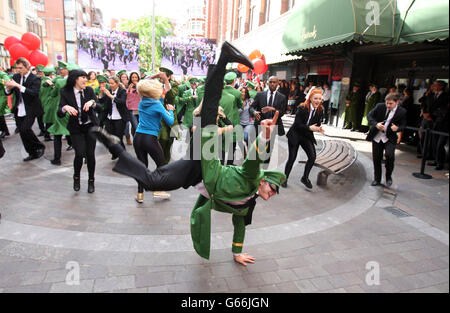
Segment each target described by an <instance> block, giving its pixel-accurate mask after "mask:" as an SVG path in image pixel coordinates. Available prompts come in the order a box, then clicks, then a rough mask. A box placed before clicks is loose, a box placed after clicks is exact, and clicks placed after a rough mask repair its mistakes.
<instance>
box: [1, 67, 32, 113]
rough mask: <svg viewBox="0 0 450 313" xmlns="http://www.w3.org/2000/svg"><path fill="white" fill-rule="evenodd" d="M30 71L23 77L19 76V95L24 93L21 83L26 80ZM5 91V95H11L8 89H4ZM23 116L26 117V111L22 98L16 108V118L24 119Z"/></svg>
mask: <svg viewBox="0 0 450 313" xmlns="http://www.w3.org/2000/svg"><path fill="white" fill-rule="evenodd" d="M30 73H31V71H29V72H28V73H27V74H26V75H25V76H22V75H20V85H21V87H20V89H19V90H20V92H21V93H25V90H26V88H25V87H24V86H22V85H23V83H24V82H25V81H26V80H27V78H28V76H30ZM5 91H6V93H7V94H8V95H9V94H11V92H10V91H8V89H7V88H6V87H5ZM25 115H27V111H26V110H25V102H23V97H20V98H19V106H18V111H17V116H18V117H24V116H25Z"/></svg>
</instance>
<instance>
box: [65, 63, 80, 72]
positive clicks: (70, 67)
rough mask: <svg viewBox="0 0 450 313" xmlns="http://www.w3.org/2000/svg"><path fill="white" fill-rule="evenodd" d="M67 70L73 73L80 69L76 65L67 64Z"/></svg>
mask: <svg viewBox="0 0 450 313" xmlns="http://www.w3.org/2000/svg"><path fill="white" fill-rule="evenodd" d="M67 69H68V70H69V72H70V71H73V70H81V69H82V68H81V67H80V66H79V65H78V64H74V63H67Z"/></svg>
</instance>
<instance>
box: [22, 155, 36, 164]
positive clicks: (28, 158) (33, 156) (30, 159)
mask: <svg viewBox="0 0 450 313" xmlns="http://www.w3.org/2000/svg"><path fill="white" fill-rule="evenodd" d="M36 159H39V158H38V157H37V156H36V155H31V154H30V155H29V156H28V157H26V158H25V159H23V161H24V162H29V161H32V160H36Z"/></svg>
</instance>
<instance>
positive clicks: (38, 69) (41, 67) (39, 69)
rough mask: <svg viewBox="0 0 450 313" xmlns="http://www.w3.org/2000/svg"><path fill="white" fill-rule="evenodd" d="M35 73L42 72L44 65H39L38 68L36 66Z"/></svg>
mask: <svg viewBox="0 0 450 313" xmlns="http://www.w3.org/2000/svg"><path fill="white" fill-rule="evenodd" d="M36 71H38V72H43V71H44V65H41V64H39V65H38V66H36Z"/></svg>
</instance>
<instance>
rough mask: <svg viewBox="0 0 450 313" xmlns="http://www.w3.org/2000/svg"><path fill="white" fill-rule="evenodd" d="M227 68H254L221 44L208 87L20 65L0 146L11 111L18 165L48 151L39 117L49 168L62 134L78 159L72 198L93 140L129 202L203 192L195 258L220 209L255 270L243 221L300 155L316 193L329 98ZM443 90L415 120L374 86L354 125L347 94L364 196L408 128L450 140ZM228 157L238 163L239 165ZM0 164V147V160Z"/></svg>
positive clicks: (393, 93) (4, 83)
mask: <svg viewBox="0 0 450 313" xmlns="http://www.w3.org/2000/svg"><path fill="white" fill-rule="evenodd" d="M163 48H164V49H169V50H170V49H172V48H173V46H172V47H168V46H166V47H163ZM230 62H238V63H242V64H246V65H247V66H249V67H252V66H253V65H252V63H251V61H250V60H249V59H248V58H247V57H245V56H244V55H242V54H241V53H239V52H238V51H237V50H236V49H235V48H234V47H232V46H231V45H230V44H228V43H227V42H226V43H225V44H224V46H223V47H222V51H221V55H220V58H219V60H218V62H217V64H216V65H211V66H210V68H209V70H208V75H207V76H206V77H195V76H191V75H183V76H182V78H181V80H177V79H176V78H175V76H174V73H173V71H172V70H171V69H169V68H164V67H162V68H160V72H158V73H156V74H150V73H147V72H146V71H145V70H144V69H141V70H140V71H139V72H131V73H127V72H126V71H120V72H118V73H117V74H116V73H115V71H112V70H105V71H104V72H103V74H100V73H95V72H89V73H86V72H85V71H83V70H82V69H81V68H80V67H79V66H77V65H76V64H67V63H65V62H59V63H58V68H57V69H54V68H51V67H38V68H36V69H34V71H35V72H36V75H35V74H34V73H33V70H32V69H31V66H30V64H29V62H28V61H27V60H26V59H23V58H20V59H18V60H17V62H16V64H15V68H14V70H13V71H14V74H13V75H8V74H7V73H4V72H0V79H1V81H0V83H1V86H0V87H1V89H4V92H2V96H1V101H0V131H1V133H0V138H1V139H3V138H4V137H7V136H10V132H9V130H8V127H7V125H6V123H5V118H4V115H5V114H6V113H7V111H8V108H11V111H12V113H13V114H14V117H15V122H16V125H17V132H18V133H19V134H20V137H21V140H22V143H23V145H24V148H25V150H26V151H27V152H28V154H29V156H28V157H27V158H25V159H24V160H23V161H25V162H28V161H31V160H34V159H38V158H40V157H42V155H43V154H44V151H45V145H44V144H43V143H42V142H41V141H40V140H39V139H38V136H36V135H35V134H34V132H33V130H32V126H33V123H34V121H35V119H36V118H38V120H40V121H41V122H39V124H40V125H41V124H42V128H41V130H42V133H43V135H44V136H45V139H46V140H48V141H52V140H53V142H54V155H53V159H52V160H51V163H52V164H53V165H55V166H58V165H61V157H62V153H61V150H62V138H63V136H65V138H66V139H67V144H68V148H67V150H72V149H73V150H74V152H75V153H74V160H73V169H74V174H73V189H74V191H76V192H78V191H79V190H80V188H81V182H80V172H81V169H82V167H83V164H87V169H88V176H89V178H88V192H89V193H93V192H95V168H96V159H95V149H96V143H97V140H99V141H101V142H102V143H103V144H105V146H106V147H107V148H108V149H109V151H110V152H111V155H112V157H111V159H112V160H113V161H115V162H117V163H116V165H115V167H114V170H115V171H116V172H119V173H121V174H123V175H127V176H130V177H133V178H134V179H135V180H136V181H137V183H138V184H137V194H136V197H135V200H136V201H137V202H138V203H143V202H144V191H146V190H147V191H152V192H153V196H154V197H157V198H165V199H167V198H170V194H169V193H168V192H169V191H171V190H175V189H178V188H182V187H183V188H186V189H187V188H189V187H195V188H196V189H197V190H198V191H199V193H200V197H199V200H198V202H197V204H196V207H195V208H194V210H193V212H192V215H191V233H192V238H193V241H194V247H195V249H196V251H197V252H198V253H199V254H200V255H201V256H203V257H206V258H209V237H210V228H209V223H210V221H209V220H210V216H209V214H210V213H208V212H209V211H210V209H211V208H215V209H216V205H218V206H219V207H220V209H218V210H219V211H222V212H228V213H232V214H233V224H234V226H235V234H234V237H233V246H232V247H233V248H232V250H233V253H234V258H235V260H236V261H237V262H239V263H241V264H243V265H246V263H247V262H251V263H252V262H253V260H254V259H253V257H251V256H248V255H246V254H242V253H241V252H242V245H243V240H244V233H245V225H248V224H249V223H250V222H251V212H252V211H253V209H254V207H255V204H256V202H255V199H256V197H257V196H258V195H259V197H261V198H263V199H264V200H268V199H269V198H270V197H272V196H274V195H275V194H276V193H278V192H279V188H280V187H283V188H287V186H288V185H287V183H288V179H289V176H290V174H291V171H292V168H293V164H294V162H295V161H296V158H297V154H298V150H299V148H300V147H302V149H303V150H304V151H305V153H306V155H307V157H308V161H307V163H306V165H305V168H304V172H303V175H302V177H301V180H300V182H301V183H302V184H303V185H304V186H305V187H306V188H308V189H311V188H313V185H312V182H311V181H310V179H309V175H310V172H311V169H312V167H313V166H314V164H315V160H316V149H315V145H316V144H317V142H316V140H315V137H314V133H322V134H323V133H325V130H324V128H323V126H322V125H323V124H324V123H328V121H329V111H330V108H329V100H330V96H331V91H330V86H329V84H328V83H321V84H317V86H315V85H314V84H313V83H308V86H302V85H301V84H300V83H299V82H298V80H296V79H295V80H292V81H290V82H286V81H282V80H279V79H278V78H277V77H274V76H272V77H270V78H269V79H268V80H267V81H259V80H243V79H239V78H238V77H237V74H236V73H235V72H233V71H230V72H228V73H226V70H225V69H226V65H227V64H228V63H230ZM56 70H57V71H58V72H59V73H58V74H59V75H56ZM445 89H446V84H445V83H444V82H442V81H436V82H435V83H434V84H433V85H432V86H431V88H430V89H429V91H427V93H426V94H425V95H424V96H423V97H422V98H421V99H420V103H421V107H420V109H419V110H417V108H415V105H414V101H412V99H411V92H410V91H409V90H408V89H405V90H403V94H401V93H399V91H400V90H394V89H392V90H390V91H389V92H388V93H387V95H386V96H384V95H383V96H382V95H381V93H380V91H379V90H378V86H376V85H375V84H372V85H371V86H370V92H369V93H368V94H367V96H366V98H365V100H366V101H365V107H364V111H363V112H364V113H363V116H362V121H361V122H358V121H357V119H358V116H357V114H356V113H355V111H357V109H355V106H354V104H355V103H356V102H355V101H356V99H359V98H358V97H360V95H359V93H361V90H360V87H359V86H357V85H356V84H355V86H354V88H353V90H352V92H351V93H350V94H349V96H348V97H347V104H348V105H347V106H346V112H345V117H344V118H345V121H346V125H345V127H346V128H349V129H353V130H358V131H361V130H362V131H365V132H367V135H368V136H367V140H369V141H371V142H372V149H373V161H374V171H375V172H374V177H375V179H374V181H373V183H372V185H373V186H378V185H380V183H381V163H382V159H383V155H384V156H385V158H386V161H385V163H386V185H387V186H388V187H390V186H391V185H392V173H393V170H394V161H395V149H396V146H397V144H398V143H399V142H400V140H401V139H402V138H409V137H411V136H413V135H412V134H413V133H414V132H412V131H411V132H410V131H408V130H407V129H406V126H407V125H412V126H420V125H421V126H422V128H431V129H434V130H439V131H442V132H447V133H448V94H447V92H446V91H445ZM8 101H9V105H8ZM5 103H6V105H5ZM286 113H290V114H295V121H294V123H293V125H292V126H291V127H290V129H289V131H288V132H287V134H286V133H285V129H284V126H283V121H282V117H283V115H284V114H286ZM355 116H356V117H355ZM420 119H421V120H420ZM182 125H183V126H184V127H182ZM211 125H214V126H216V127H218V128H217V129H216V132H217V133H213V132H212V131H210V130H206V129H207V126H211ZM174 126H176V127H174ZM363 126H366V129H363ZM184 130H186V134H188V136H186V139H187V141H188V146H189V148H188V150H187V151H186V155H185V157H184V158H182V159H181V160H178V161H174V160H173V159H172V156H171V147H172V145H173V142H174V140H175V139H177V140H179V139H181V134H182V133H184V132H183V131H184ZM200 131H201V133H200ZM216 134H218V135H219V138H220V141H219V147H220V149H219V151H214V152H213V155H214V158H212V159H208V160H206V159H205V157H204V155H203V151H204V149H203V148H204V145H205V142H204V140H205V138H208V139H210V140H216V138H217V136H215V135H216ZM419 134H420V132H419ZM51 135H53V138H52V137H51ZM284 135H286V136H287V141H288V148H289V158H288V160H287V162H286V165H285V170H284V173H282V172H278V171H269V170H267V167H268V164H269V163H270V160H271V153H272V151H273V149H274V142H275V140H274V139H275V137H276V136H284ZM124 138H125V141H124ZM195 138H200V140H199V142H197V144H201V146H198V145H196V139H195ZM1 139H0V143H1ZM447 140H448V137H445V136H442V135H436V136H433V140H432V142H433V145H432V149H433V152H434V154H433V155H431V154H430V155H429V157H435V158H434V160H435V161H436V164H435V165H436V166H437V169H442V168H443V166H444V162H445V159H446V154H445V149H444V146H445V144H446V142H447ZM422 144H423V142H422ZM128 145H133V148H134V151H135V154H136V159H135V158H134V157H132V156H131V155H130V154H129V153H127V152H126V150H127V149H126V146H128ZM237 148H239V149H240V150H241V152H242V155H243V158H242V159H240V160H238V159H237V155H238V154H237ZM199 151H201V153H200V154H199ZM3 154H4V149H3V147H2V146H1V145H0V157H1V156H2V155H3ZM255 155H256V156H255ZM148 156H150V157H151V158H152V160H153V161H154V163H155V164H156V166H157V169H156V170H155V171H149V170H148V169H147V167H148V164H149V160H148ZM238 161H239V162H238ZM240 161H242V162H240ZM238 164H241V166H237V165H238ZM233 165H234V166H233ZM218 173H219V174H218ZM234 184H238V185H239V186H242V189H241V190H240V191H239V192H238V195H236V194H234V193H236V191H235V190H234V191H230V190H229V189H230V188H231V186H234ZM213 195H215V196H216V197H217V200H215V199H214V197H213ZM217 201H218V202H217Z"/></svg>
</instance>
